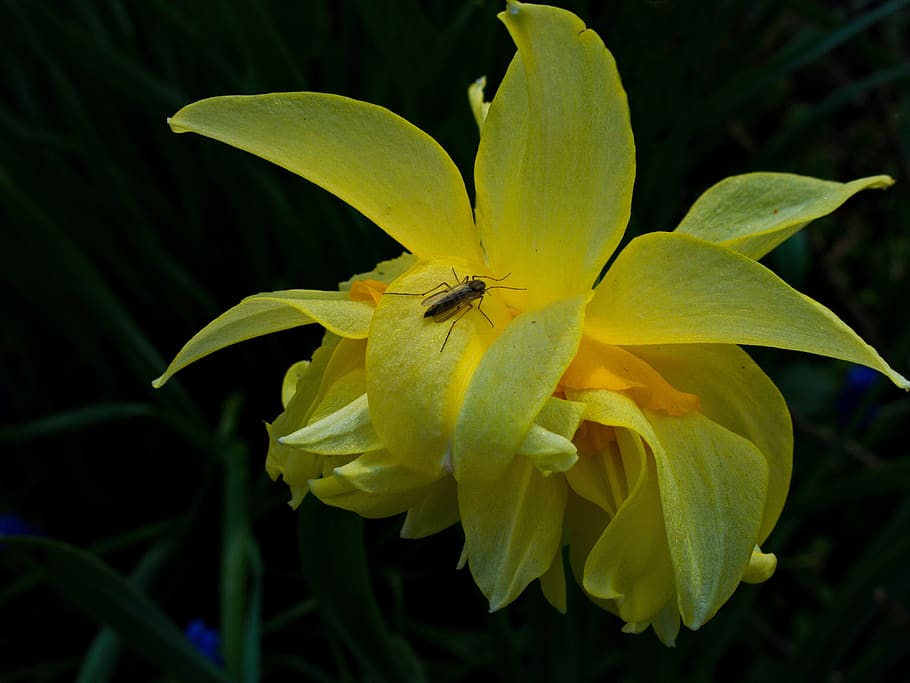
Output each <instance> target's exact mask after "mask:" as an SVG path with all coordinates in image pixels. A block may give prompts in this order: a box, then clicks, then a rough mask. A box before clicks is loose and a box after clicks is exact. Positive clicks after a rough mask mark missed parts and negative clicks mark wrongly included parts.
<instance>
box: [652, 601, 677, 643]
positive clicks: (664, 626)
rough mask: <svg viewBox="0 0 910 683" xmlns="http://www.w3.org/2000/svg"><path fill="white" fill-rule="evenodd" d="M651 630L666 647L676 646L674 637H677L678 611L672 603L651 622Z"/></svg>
mask: <svg viewBox="0 0 910 683" xmlns="http://www.w3.org/2000/svg"><path fill="white" fill-rule="evenodd" d="M651 628H653V629H654V633H656V634H657V637H658V638H660V642H662V643H663V644H664V645H666V646H667V647H675V646H676V636H678V635H679V610H678V609H677V608H676V605H675V604H674V603H671V604H669V605H667V606H666V607H664V608H663V609H662V610H661V611H660V612H659V613H658V614H657V616H656V617H654V619H653V620H652V621H651Z"/></svg>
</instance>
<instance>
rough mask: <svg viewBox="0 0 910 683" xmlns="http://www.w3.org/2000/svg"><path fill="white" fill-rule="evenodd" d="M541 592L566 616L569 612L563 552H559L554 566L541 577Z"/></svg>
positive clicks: (555, 557)
mask: <svg viewBox="0 0 910 683" xmlns="http://www.w3.org/2000/svg"><path fill="white" fill-rule="evenodd" d="M540 590H541V591H543V596H544V597H545V598H546V599H547V602H549V603H550V604H551V605H553V607H555V608H556V609H557V610H559V611H560V612H562V613H563V614H565V613H566V612H567V611H568V608H567V606H566V568H565V563H564V561H563V559H562V552H557V553H556V554H555V555H554V556H553V564H551V565H550V568H549V569H548V570H547V571H546V573H544V575H543V576H541V577H540Z"/></svg>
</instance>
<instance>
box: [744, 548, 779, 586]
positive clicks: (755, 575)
mask: <svg viewBox="0 0 910 683" xmlns="http://www.w3.org/2000/svg"><path fill="white" fill-rule="evenodd" d="M776 569H777V557H776V556H775V555H774V553H763V552H762V551H761V548H759V547H758V546H755V549H754V550H753V551H752V558H751V559H750V560H749V567H748V568H747V569H746V573H745V574H743V581H744V582H745V583H764V582H765V581H767V580H768V579H770V578H771V577H772V576H773V575H774V570H776Z"/></svg>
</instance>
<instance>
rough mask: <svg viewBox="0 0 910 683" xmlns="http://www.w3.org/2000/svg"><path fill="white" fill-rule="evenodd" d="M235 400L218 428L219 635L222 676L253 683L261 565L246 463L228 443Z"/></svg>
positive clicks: (237, 446)
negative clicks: (220, 500)
mask: <svg viewBox="0 0 910 683" xmlns="http://www.w3.org/2000/svg"><path fill="white" fill-rule="evenodd" d="M240 404H241V400H240V396H239V395H234V396H232V397H231V398H230V400H228V401H227V404H226V406H225V408H224V411H223V413H222V416H221V420H220V423H219V425H218V434H217V440H218V446H217V449H218V451H219V452H220V453H221V455H222V458H223V462H222V466H223V468H224V475H223V476H224V480H223V488H224V514H223V516H222V520H223V521H222V544H221V546H222V557H221V632H222V643H223V654H224V658H225V662H226V664H227V669H228V671H229V672H230V673H231V674H232V675H233V676H234V677H235V678H237V679H238V680H241V681H249V682H250V683H253V682H255V681H258V680H259V668H260V666H259V661H260V638H261V634H262V560H261V558H260V555H259V548H258V547H257V545H256V541H255V539H254V538H253V536H252V533H251V531H250V530H251V526H252V523H251V520H250V501H249V499H250V493H249V484H250V477H249V467H248V464H249V463H248V461H249V457H248V454H247V447H246V445H245V444H244V443H243V442H242V441H240V440H238V439H237V438H236V437H234V436H233V435H234V432H235V430H236V427H237V417H238V413H239V411H240Z"/></svg>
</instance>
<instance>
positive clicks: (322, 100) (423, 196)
mask: <svg viewBox="0 0 910 683" xmlns="http://www.w3.org/2000/svg"><path fill="white" fill-rule="evenodd" d="M168 122H169V123H170V125H171V128H172V129H173V130H174V131H175V132H178V133H183V132H193V133H198V134H200V135H204V136H206V137H210V138H214V139H215V140H219V141H221V142H225V143H227V144H229V145H232V146H234V147H238V148H240V149H243V150H246V151H247V152H251V153H253V154H256V155H257V156H260V157H262V158H264V159H267V160H269V161H271V162H272V163H275V164H277V165H279V166H281V167H283V168H286V169H288V170H289V171H291V172H293V173H296V174H298V175H301V176H303V177H304V178H306V179H307V180H310V181H312V182H314V183H316V184H317V185H319V186H321V187H323V188H325V189H326V190H328V191H329V192H331V193H332V194H334V195H336V196H338V197H339V198H340V199H342V200H344V201H345V202H347V203H348V204H350V205H351V206H353V207H354V208H355V209H357V210H358V211H360V212H361V213H362V214H363V215H364V216H366V217H367V218H369V219H370V220H372V221H373V222H374V223H376V224H377V225H378V226H379V227H380V228H382V229H383V230H385V231H386V232H387V233H388V234H389V235H391V236H392V237H393V238H394V239H396V240H398V241H399V242H400V243H401V244H402V245H404V247H405V248H406V249H408V251H411V252H413V253H415V254H417V255H418V256H421V257H423V258H440V259H441V258H446V259H447V260H449V261H454V262H455V263H456V264H458V263H462V262H464V263H465V264H466V263H469V262H470V263H476V262H478V261H480V251H479V245H478V240H477V236H476V233H475V231H474V228H473V225H474V221H473V217H472V212H471V204H470V202H469V200H468V196H467V193H466V191H465V188H464V182H463V181H462V178H461V175H460V174H459V172H458V169H457V168H456V166H455V164H454V163H453V162H452V160H451V159H450V158H449V156H448V155H447V154H446V153H445V151H444V150H443V149H442V148H441V147H440V146H439V145H438V144H437V143H436V141H435V140H433V139H432V138H431V137H430V136H428V135H427V134H426V133H424V132H423V131H421V130H419V129H418V128H416V127H414V126H413V125H411V124H410V123H408V122H407V121H405V120H404V119H402V118H401V117H399V116H397V115H395V114H393V113H392V112H390V111H388V110H387V109H384V108H382V107H378V106H376V105H373V104H367V103H366V102H359V101H357V100H352V99H349V98H346V97H340V96H338V95H327V94H323V93H306V92H304V93H273V94H269V95H255V96H244V97H213V98H211V99H206V100H200V101H199V102H195V103H193V104H190V105H188V106H186V107H184V108H183V109H181V110H180V111H179V112H177V113H176V114H174V116H173V117H172V118H170V119H169V121H168ZM462 259H463V260H464V261H462Z"/></svg>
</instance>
